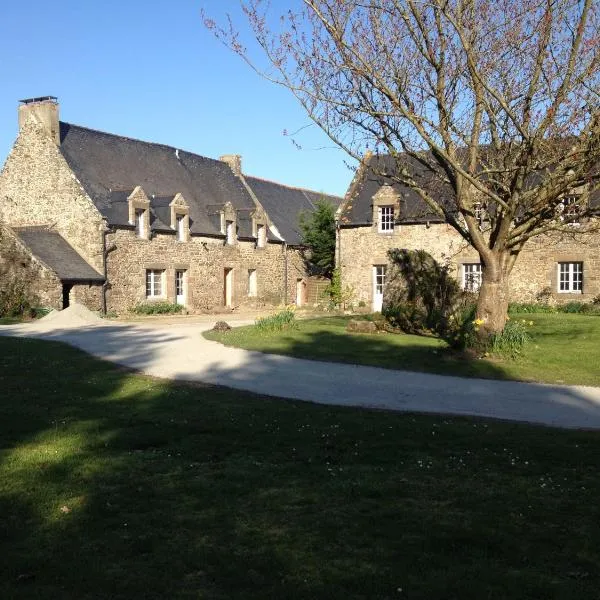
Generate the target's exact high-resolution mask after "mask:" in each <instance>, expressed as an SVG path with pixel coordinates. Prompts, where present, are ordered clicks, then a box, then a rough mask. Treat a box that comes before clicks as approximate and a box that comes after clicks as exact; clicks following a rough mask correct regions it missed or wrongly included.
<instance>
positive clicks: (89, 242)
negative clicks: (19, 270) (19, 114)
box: [0, 121, 102, 272]
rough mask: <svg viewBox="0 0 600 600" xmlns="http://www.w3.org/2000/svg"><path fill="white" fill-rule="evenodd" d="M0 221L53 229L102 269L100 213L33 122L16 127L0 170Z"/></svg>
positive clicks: (55, 148)
mask: <svg viewBox="0 0 600 600" xmlns="http://www.w3.org/2000/svg"><path fill="white" fill-rule="evenodd" d="M0 221H4V222H5V223H6V224H7V225H9V226H15V227H18V226H25V225H46V226H48V227H53V228H54V230H56V231H58V232H59V233H60V234H61V235H62V236H63V237H64V238H65V239H66V240H67V242H69V244H71V246H73V248H75V250H77V252H79V254H81V255H82V256H83V257H85V259H86V260H87V261H88V262H89V263H90V264H91V265H92V266H94V267H95V268H96V269H98V271H99V272H102V234H101V231H102V216H101V215H100V212H99V211H98V210H97V209H96V207H95V206H94V204H93V203H92V201H91V200H90V199H89V198H88V196H87V195H86V193H85V192H84V190H83V189H82V187H81V185H80V184H79V182H78V181H77V179H76V177H75V176H74V174H73V172H72V171H71V169H70V168H69V165H68V164H67V162H66V160H65V158H64V157H63V156H62V154H61V152H60V150H59V148H58V146H57V145H56V144H55V143H54V141H53V140H52V138H51V137H50V136H49V135H48V134H47V133H46V132H45V131H44V130H43V129H42V128H41V127H40V126H39V125H36V124H35V123H34V122H33V121H28V122H27V123H26V124H25V125H24V127H23V128H22V129H21V131H20V133H19V136H18V138H17V141H16V142H15V145H14V147H13V149H12V150H11V152H10V154H9V155H8V158H7V160H6V163H5V164H4V168H3V169H2V172H1V173H0Z"/></svg>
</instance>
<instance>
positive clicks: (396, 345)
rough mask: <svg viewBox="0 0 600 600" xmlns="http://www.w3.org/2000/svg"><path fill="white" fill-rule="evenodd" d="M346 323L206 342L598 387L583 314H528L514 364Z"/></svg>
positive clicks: (591, 327) (597, 344) (234, 334)
mask: <svg viewBox="0 0 600 600" xmlns="http://www.w3.org/2000/svg"><path fill="white" fill-rule="evenodd" d="M348 319H349V317H327V318H322V319H312V320H307V321H299V322H298V327H297V328H296V329H294V330H287V331H284V332H279V333H278V332H275V333H264V332H259V331H257V330H256V329H255V328H253V327H252V326H248V327H239V328H235V329H232V330H231V331H228V332H222V333H221V332H214V331H209V332H206V333H205V334H204V335H205V337H207V338H208V339H211V340H216V341H219V342H221V343H223V344H226V345H228V346H236V347H239V348H245V349H247V350H257V351H260V352H269V353H274V354H287V355H290V356H296V357H299V358H311V359H314V360H325V361H333V362H345V363H352V364H361V365H372V366H379V367H385V368H388V369H404V370H408V371H424V372H428V373H440V374H443V375H458V376H462V377H484V378H490V379H514V380H519V381H538V382H547V383H566V384H581V385H593V386H600V370H599V369H598V365H599V364H600V318H598V317H597V316H588V315H580V314H563V313H556V314H524V315H519V314H516V315H512V316H511V319H526V321H527V323H529V322H532V323H533V326H532V327H531V328H530V330H529V333H530V335H531V338H532V343H531V344H529V345H528V346H527V347H526V350H525V351H524V353H523V354H522V355H521V356H520V357H519V358H518V359H517V360H511V359H509V358H506V359H503V358H501V357H498V356H492V357H488V358H485V359H477V360H473V359H468V358H465V357H462V356H458V355H456V354H453V353H452V352H451V351H450V350H448V348H447V346H446V344H445V342H443V341H441V340H439V339H437V338H432V337H421V336H416V335H406V334H391V333H377V334H350V333H347V332H346V325H347V322H348Z"/></svg>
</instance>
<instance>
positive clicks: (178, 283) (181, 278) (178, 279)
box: [175, 270, 185, 304]
mask: <svg viewBox="0 0 600 600" xmlns="http://www.w3.org/2000/svg"><path fill="white" fill-rule="evenodd" d="M175 300H176V302H177V304H184V303H185V271H180V270H177V271H175Z"/></svg>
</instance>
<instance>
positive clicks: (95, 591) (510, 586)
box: [0, 337, 600, 600]
mask: <svg viewBox="0 0 600 600" xmlns="http://www.w3.org/2000/svg"><path fill="white" fill-rule="evenodd" d="M33 375H35V376H33ZM0 386H1V389H2V394H1V395H0V514H1V515H2V518H1V519H0V556H2V561H1V567H0V572H1V573H2V577H1V578H0V597H1V598H10V599H11V600H21V599H30V598H37V599H55V598H61V599H71V598H72V599H77V600H88V599H105V598H111V599H122V600H132V599H137V598H140V599H142V598H143V599H144V600H147V599H164V598H169V599H179V598H204V599H230V598H236V599H238V598H239V599H245V598H248V599H254V598H286V599H287V598H289V599H300V598H306V599H309V598H310V599H314V598H328V599H336V598H356V599H372V598H377V599H384V600H385V599H392V598H411V599H430V598H461V600H470V599H473V600H480V599H481V598H494V599H502V598H532V599H533V598H535V599H538V598H557V599H560V598H565V599H569V600H570V599H571V598H573V597H575V598H592V597H596V595H597V590H598V586H599V585H600V529H599V528H598V522H599V521H600V505H599V504H598V502H597V498H598V496H599V495H600V478H598V476H597V466H598V433H590V432H575V431H561V430H556V429H547V428H542V427H531V426H527V425H519V424H507V423H501V422H493V421H483V420H476V419H465V418H449V417H432V416H415V415H403V414H394V413H384V412H375V411H367V410H356V409H343V408H334V407H326V406H317V405H311V404H306V403H298V402H291V401H284V400H277V399H272V398H264V397H258V396H254V395H250V394H247V393H242V392H237V391H231V390H226V389H221V388H215V387H210V386H187V385H174V384H173V383H171V382H167V381H162V380H155V379H151V378H148V377H142V376H138V375H134V374H131V373H128V372H125V371H123V370H119V369H117V368H116V367H113V366H111V365H109V364H107V363H104V362H101V361H99V360H96V359H93V358H91V357H89V356H87V355H85V354H83V353H81V352H80V351H78V350H75V349H73V348H70V347H67V346H65V345H62V344H58V343H50V342H41V341H35V340H17V339H8V338H1V337H0Z"/></svg>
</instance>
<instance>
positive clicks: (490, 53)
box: [205, 0, 600, 335]
mask: <svg viewBox="0 0 600 600" xmlns="http://www.w3.org/2000/svg"><path fill="white" fill-rule="evenodd" d="M269 5H270V3H269V2H268V1H267V0H248V1H247V2H242V8H243V10H244V13H245V15H246V17H247V20H248V23H249V24H250V27H251V29H252V31H253V33H254V36H255V38H256V40H257V41H258V43H259V45H260V46H261V48H262V50H263V51H264V53H265V55H266V57H267V59H268V66H267V67H265V68H261V67H259V66H258V63H257V62H256V61H254V60H253V58H252V57H251V56H250V54H249V52H248V50H247V49H246V48H245V47H244V46H243V44H242V43H241V41H240V40H241V37H240V36H239V32H238V31H237V30H236V29H235V27H234V26H233V25H232V22H231V21H229V25H225V26H219V25H217V24H215V22H214V21H212V20H210V19H208V18H207V19H205V22H206V24H207V26H208V27H209V28H211V29H213V31H215V33H216V34H217V36H218V37H219V38H220V39H222V40H223V41H224V42H225V43H226V44H227V45H228V46H229V47H231V48H232V49H233V50H234V51H236V52H237V53H238V54H240V56H242V57H243V58H244V59H245V60H246V61H248V62H249V64H251V66H253V67H254V68H255V69H256V70H257V71H259V72H260V73H261V74H262V75H263V76H265V77H267V78H268V79H270V80H272V81H275V82H277V83H279V84H281V85H283V86H285V87H286V88H288V89H289V90H291V92H292V93H293V94H294V95H295V96H296V98H297V99H298V100H299V101H300V103H301V104H302V106H303V107H304V108H305V110H306V112H307V113H308V115H309V116H310V118H311V119H312V120H313V121H314V122H315V123H316V124H317V125H318V126H319V127H321V128H322V129H323V130H324V131H325V132H326V133H327V135H328V136H329V137H330V138H331V139H332V140H333V141H334V142H335V143H337V144H338V145H339V146H340V147H341V148H343V149H344V150H345V151H346V152H348V153H349V154H350V155H351V156H353V157H355V158H357V159H359V160H360V159H361V158H362V157H363V156H364V155H365V152H366V151H368V150H371V151H373V152H375V153H385V154H389V155H391V156H392V157H394V159H395V169H394V171H393V172H392V173H385V175H387V176H390V177H391V178H392V179H393V180H394V181H396V182H398V183H400V184H402V185H405V186H409V187H410V188H412V189H413V190H415V191H416V192H417V193H418V194H419V196H420V197H421V198H422V199H423V201H424V202H425V203H426V204H427V206H428V207H429V208H430V209H431V210H433V211H434V212H435V213H436V214H438V215H440V216H441V217H443V218H444V219H445V220H446V221H447V222H448V223H449V224H450V225H452V226H453V227H454V228H455V229H456V231H458V233H459V234H460V235H461V236H462V237H463V238H464V239H465V240H466V241H467V242H468V243H469V244H471V245H472V246H473V247H474V248H475V249H476V250H477V251H478V252H479V255H480V257H481V262H482V266H483V269H482V271H483V273H482V284H481V289H480V295H479V301H478V306H477V317H478V318H479V319H482V320H483V322H484V325H483V327H482V328H481V331H482V335H489V334H490V333H494V332H497V331H500V330H502V328H503V327H504V324H505V321H506V313H507V307H508V290H507V280H508V276H509V274H510V272H511V270H512V268H513V265H514V264H515V260H516V259H517V257H518V255H519V253H520V252H521V250H522V249H523V247H524V245H525V244H526V242H527V241H528V240H530V239H531V238H532V237H534V236H538V235H541V234H544V233H547V232H550V231H552V230H561V229H568V230H569V232H570V233H571V234H575V233H577V234H578V235H579V234H584V233H585V232H587V231H588V230H589V229H590V227H591V224H592V222H593V221H590V220H589V219H588V217H590V216H591V210H590V208H589V202H588V200H589V196H590V194H591V193H592V192H593V191H594V190H595V189H596V188H597V186H598V168H597V165H598V164H599V159H600V140H599V132H600V109H599V106H600V102H599V99H600V97H599V89H600V86H599V83H600V81H599V74H600V36H599V32H600V3H599V2H598V0H299V1H298V3H297V8H296V9H292V10H289V11H287V12H285V13H284V14H283V15H280V18H279V20H275V19H273V18H272V15H271V13H270V10H271V9H270V8H269ZM276 5H277V3H275V6H276ZM415 164H417V165H419V169H418V170H419V171H420V172H421V173H422V172H423V170H424V171H425V172H426V173H427V176H426V177H418V178H417V177H415V169H414V165H415ZM567 204H568V206H566V205H567ZM575 220H577V221H578V223H579V227H577V228H574V227H569V226H570V225H571V223H572V222H574V221H575Z"/></svg>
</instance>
